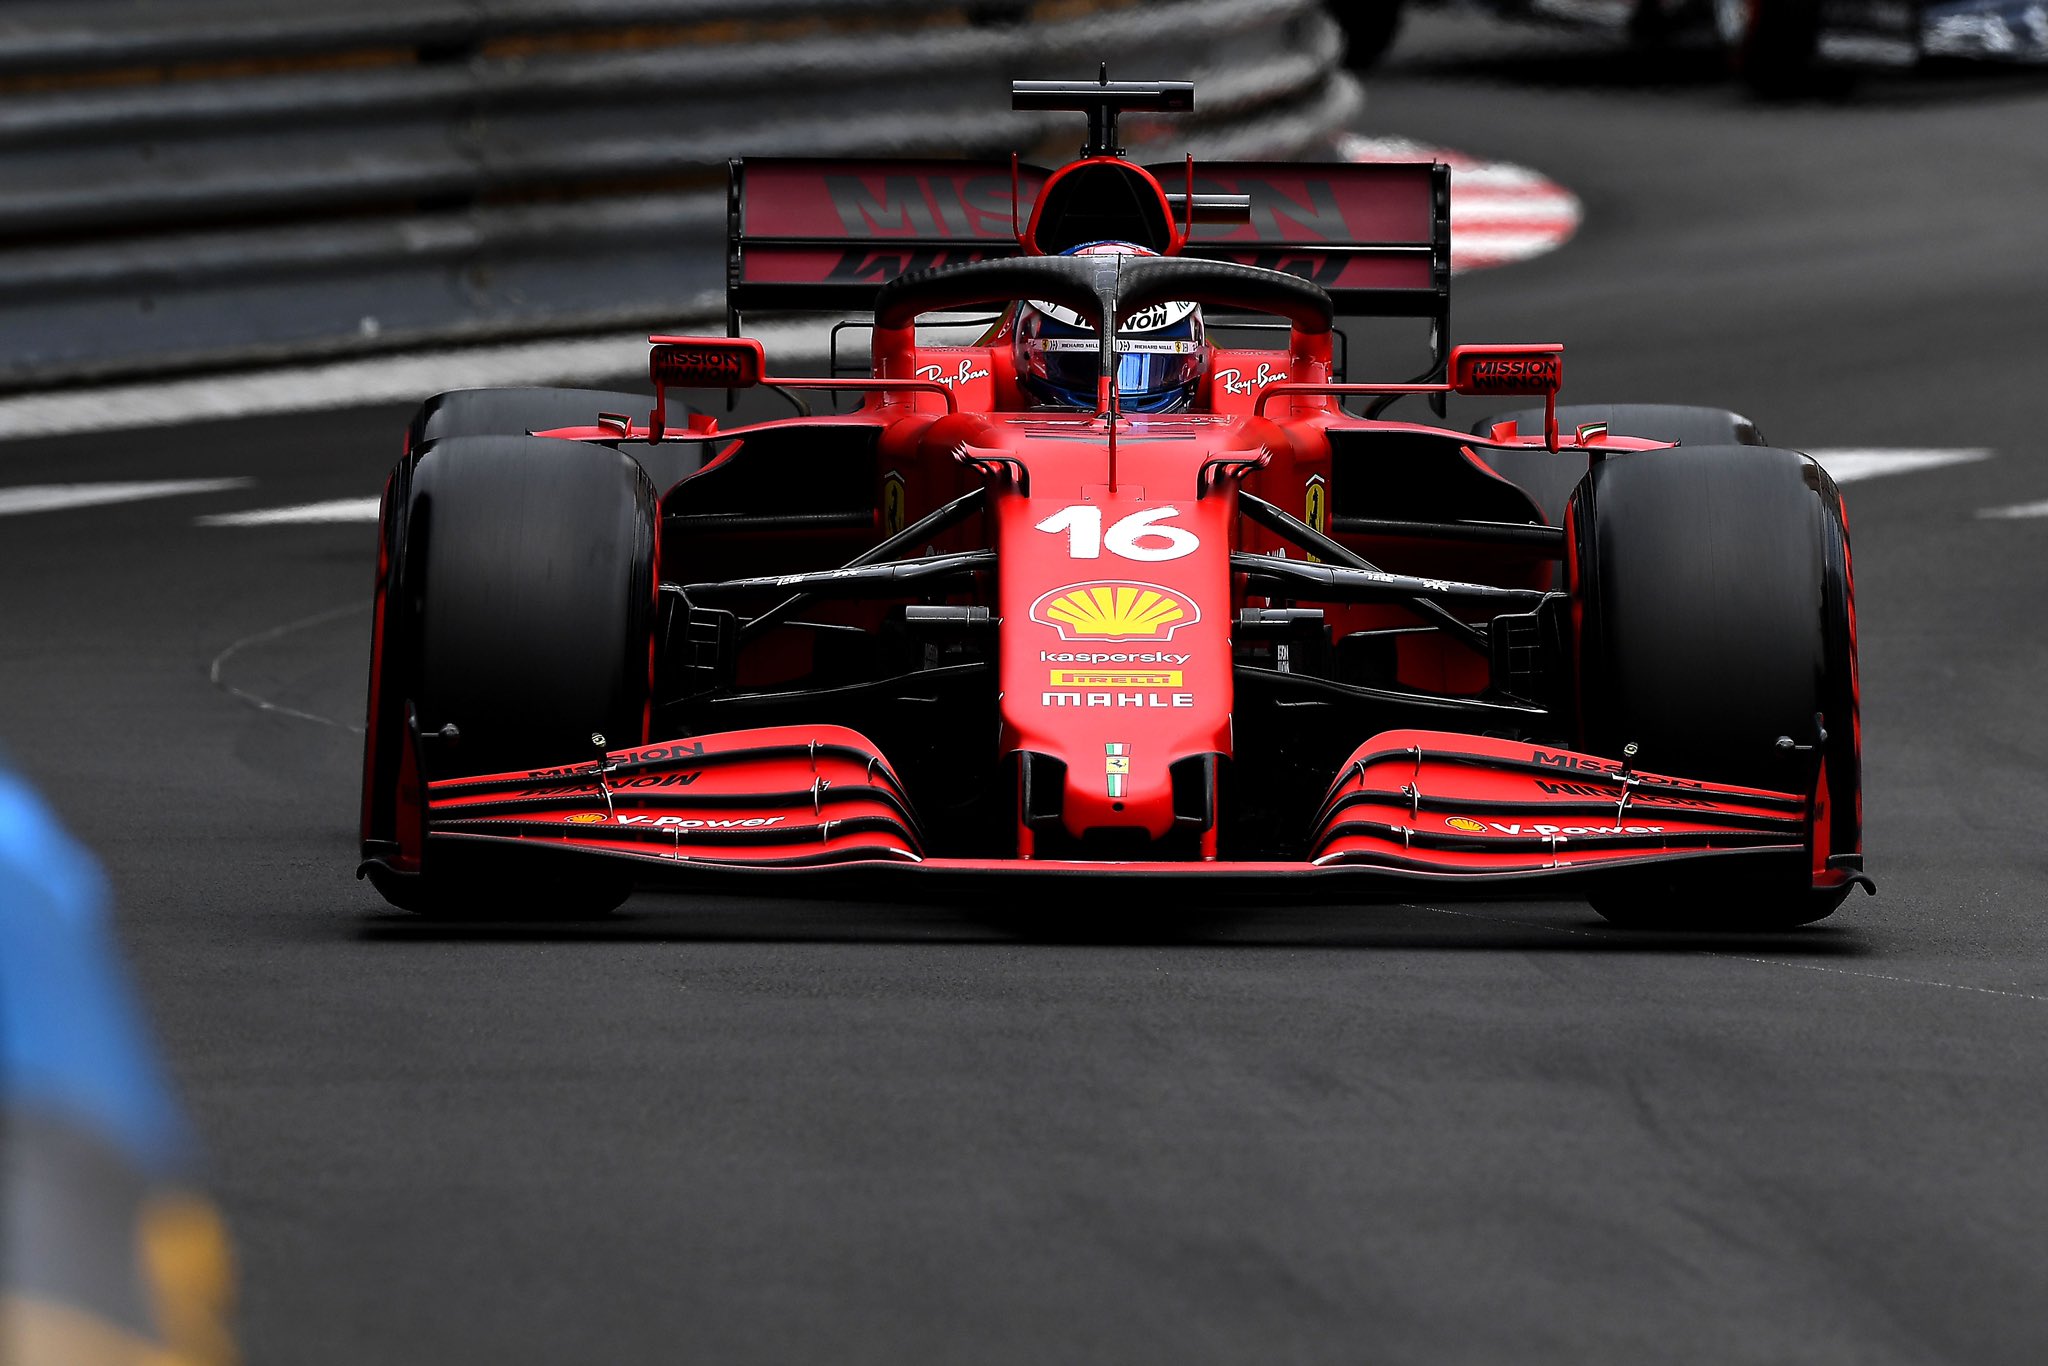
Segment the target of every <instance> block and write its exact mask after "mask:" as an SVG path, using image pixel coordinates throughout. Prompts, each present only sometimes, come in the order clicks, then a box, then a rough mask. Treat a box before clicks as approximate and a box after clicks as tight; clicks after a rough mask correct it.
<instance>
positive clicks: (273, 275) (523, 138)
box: [0, 0, 1360, 388]
mask: <svg viewBox="0 0 2048 1366" xmlns="http://www.w3.org/2000/svg"><path fill="white" fill-rule="evenodd" d="M1341 56H1342V40H1341V38H1340V37H1339V34H1338V31H1337V27H1336V25H1335V24H1334V23H1333V22H1332V21H1331V20H1330V19H1329V17H1328V16H1327V15H1326V14H1325V13H1324V12H1323V8H1322V5H1321V4H1320V3H1318V2H1317V0H1155V2H1154V3H1119V2H1118V0H1030V2H1028V3H1027V2H1024V0H981V3H962V2H961V0H953V3H937V0H886V3H884V2H883V0H803V2H802V3H799V2H798V0H748V2H747V3H744V4H741V3H735V2H734V0H346V3H343V4H337V5H331V6H317V5H312V4H298V3H290V2H289V0H26V2H24V0H13V2H12V3H10V4H9V5H8V6H7V7H6V8H5V9H4V10H0V309H4V316H5V317H6V318H7V320H8V326H7V327H6V328H5V330H4V332H0V385H5V386H7V387H12V388H23V387H38V386H44V385H49V384H53V383H62V382H65V381H70V380H77V379H85V378H93V377H101V376H111V375H133V374H139V373H148V372H165V371H171V370H182V369H195V368H205V367H209V366H217V365H225V364H239V363H245V362H251V361H261V360H265V359H273V358H283V357H299V356H309V355H330V354H339V353H346V352H351V351H361V350H367V349H381V348H389V347H394V346H407V345H416V344H421V343H427V342H447V341H459V340H464V339H481V338H487V337H488V338H497V337H508V336H519V335H532V334H538V333H544V332H560V331H567V330H578V329H587V328H602V327H615V326H621V327H622V326H638V325H641V324H648V325H653V324H659V323H674V322H677V321H679V320H683V319H687V318H692V317H707V316H711V315H713V314H715V313H716V312H717V310H718V299H719V293H720V291H721V289H722V282H723V278H724V277H723V270H724V262H723V255H722V249H723V240H724V230H725V189H724V163H725V160H726V158H728V157H730V156H733V155H738V154H828V155H829V154H832V153H837V152H844V153H866V154H897V153H919V152H937V153H942V154H962V155H970V156H971V155H987V154H990V153H997V154H1001V153H1006V152H1008V151H1009V150H1011V149H1013V148H1020V149H1023V150H1025V151H1026V152H1027V153H1029V152H1030V151H1031V150H1032V149H1033V148H1038V149H1041V151H1042V152H1044V153H1046V154H1050V155H1053V156H1058V155H1061V154H1069V153H1071V148H1069V147H1067V146H1066V145H1065V144H1066V143H1067V142H1069V141H1071V140H1073V139H1074V138H1077V137H1078V130H1077V128H1076V127H1075V126H1074V121H1073V120H1072V119H1071V118H1067V117H1060V116H1047V115H1034V114H1019V113H1013V112H1011V111H1010V110H1009V107H1008V85H1007V83H1008V81H1009V80H1011V79H1012V78H1014V77H1018V76H1055V77H1056V76H1084V75H1090V74H1093V72H1094V70H1095V64H1096V63H1097V62H1098V61H1104V60H1106V61H1108V62H1110V64H1111V69H1112V74H1115V75H1124V76H1130V77H1145V78H1154V77H1170V78H1186V79H1192V80H1194V81H1196V82H1197V84H1198V91H1199V95H1198V99H1199V103H1198V108H1197V113H1196V116H1195V117H1194V118H1192V119H1189V120H1186V121H1178V122H1175V123H1172V124H1153V125H1149V126H1148V125H1146V124H1143V123H1141V122H1139V121H1138V120H1137V119H1135V118H1134V119H1132V120H1129V121H1127V125H1126V134H1127V136H1128V137H1129V138H1131V139H1132V140H1133V141H1134V142H1139V143H1142V144H1143V145H1144V146H1145V147H1146V149H1147V150H1148V151H1158V152H1164V153H1168V154H1171V153H1174V152H1178V151H1179V150H1181V149H1182V148H1186V149H1187V150H1190V151H1193V152H1194V153H1195V154H1196V155H1197V156H1203V157H1240V156H1250V155H1262V154H1271V155H1294V154H1300V153H1304V152H1309V151H1312V150H1313V149H1314V148H1315V147H1316V146H1317V145H1318V144H1320V143H1322V142H1323V141H1324V139H1325V138H1326V137H1327V134H1328V133H1329V132H1330V131H1332V130H1333V129H1335V128H1337V127H1339V126H1341V125H1342V124H1344V123H1345V122H1346V121H1348V120H1349V119H1350V118H1352V117H1353V116H1354V115H1355V114H1356V113H1357V112H1358V108H1359V104H1360V94H1359V91H1358V88H1357V86H1356V85H1355V83H1354V82H1353V81H1352V80H1351V79H1350V78H1349V77H1348V76H1346V75H1345V74H1344V73H1343V71H1342V69H1341V65H1340V58H1341Z"/></svg>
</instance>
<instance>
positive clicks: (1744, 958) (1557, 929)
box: [1408, 901, 2048, 1005]
mask: <svg viewBox="0 0 2048 1366" xmlns="http://www.w3.org/2000/svg"><path fill="white" fill-rule="evenodd" d="M1408 904H1409V905H1410V906H1413V907H1414V908H1415V909H1416V910H1418V911H1434V912H1435V913H1436V914H1438V915H1454V916H1458V917H1459V918H1461V919H1465V920H1484V921H1486V922H1487V923H1488V924H1492V925H1508V926H1512V927H1513V928H1515V929H1518V930H1549V931H1550V932H1551V933H1552V934H1571V935H1577V936H1579V937H1580V938H1582V939H1604V940H1608V941H1609V942H1612V940H1613V939H1614V936H1615V935H1617V934H1625V933H1629V931H1626V930H1618V929H1617V930H1606V931H1601V930H1575V929H1573V928H1571V927H1570V926H1569V925H1546V924H1544V923H1543V922H1542V921H1540V920H1510V919H1507V918H1506V917H1504V916H1498V915H1480V914H1478V913H1477V912H1474V911H1454V910H1451V909H1450V908H1448V907H1445V906H1424V905H1422V904H1421V903H1420V902H1414V901H1411V902H1409V903H1408ZM1685 952H1687V953H1695V954H1698V955H1700V956H1701V957H1703V958H1726V959H1728V960H1729V961H1730V962H1735V963H1761V964H1763V965H1764V966H1765V967H1771V968H1798V969H1800V970H1802V971H1804V972H1830V973H1833V974H1835V975H1836V976H1837V977H1864V978H1868V979H1869V980H1871V981H1873V982H1897V983H1899V984H1900V985H1902V986H1909V987H1941V988H1943V989H1944V990H1947V991H1972V992H1976V993H1977V994H1978V995H1980V996H2005V997H2010V998H2011V999H2013V1000H2016V1001H2039V1002H2041V1003H2042V1004H2044V1005H2048V996H2035V995H2032V994H2030V993H2028V992H2024V991H2000V990H1999V989H1998V988H1997V987H1973V986H1970V985H1968V984H1967V983H1963V982H1937V981H1935V980H1934V979H1933V978H1931V977H1895V976H1893V975H1892V974H1890V973H1888V972H1855V971H1852V970H1850V969H1848V968H1831V967H1827V966H1825V965H1823V964H1820V963H1788V962H1786V961H1785V960H1784V959H1782V958H1755V957H1751V956H1750V955H1749V954H1746V953H1722V952H1720V951H1719V950H1717V949H1687V950H1685Z"/></svg>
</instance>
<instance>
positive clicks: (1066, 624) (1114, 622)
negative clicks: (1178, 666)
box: [1031, 581, 1202, 642]
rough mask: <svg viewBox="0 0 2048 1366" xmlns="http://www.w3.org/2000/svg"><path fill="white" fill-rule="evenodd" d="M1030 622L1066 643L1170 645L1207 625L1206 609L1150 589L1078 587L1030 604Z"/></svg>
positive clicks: (1103, 585) (1142, 586)
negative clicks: (1187, 629)
mask: <svg viewBox="0 0 2048 1366" xmlns="http://www.w3.org/2000/svg"><path fill="white" fill-rule="evenodd" d="M1031 619H1032V620H1033V621H1035V622H1037V623H1039V624H1040V625H1041V626H1050V627H1052V628H1053V629H1054V630H1056V631H1058V632H1059V633H1060V639H1061V640H1077V641H1079V640H1093V641H1105V642H1108V641H1120V640H1171V639H1173V633H1174V632H1175V631H1178V630H1179V629H1180V628H1181V627H1183V626H1191V625H1193V624H1194V623H1195V622H1198V621H1200V620H1201V619H1202V609H1201V608H1199V607H1197V606H1195V604H1193V603H1192V602H1189V601H1188V600H1187V599H1186V598H1183V597H1181V596H1179V595H1178V594H1175V593H1170V592H1168V591H1167V590H1166V589H1164V588H1161V587H1159V586H1157V585H1156V584H1149V583H1128V582H1122V581H1116V582H1109V583H1074V584H1068V585H1067V586H1066V587H1064V588H1055V589H1053V590H1052V591H1051V592H1050V593H1047V594H1046V595H1045V596H1043V597H1041V598H1040V599H1039V600H1038V601H1037V602H1034V603H1032V604H1031Z"/></svg>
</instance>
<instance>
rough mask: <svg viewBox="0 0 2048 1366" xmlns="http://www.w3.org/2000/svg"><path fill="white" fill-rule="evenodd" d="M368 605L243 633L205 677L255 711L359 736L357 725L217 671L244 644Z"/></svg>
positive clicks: (365, 608)
mask: <svg viewBox="0 0 2048 1366" xmlns="http://www.w3.org/2000/svg"><path fill="white" fill-rule="evenodd" d="M371 606H372V604H370V603H367V602H352V603H350V604H348V606H346V607H330V608H328V609H327V610H326V611H325V612H315V613H314V614H313V615H312V616H310V617H301V618H300V619H299V620H297V621H288V622H286V623H285V624H284V625H282V626H273V627H271V628H270V629H269V630H267V631H258V632H256V634H254V635H250V636H243V637H242V638H241V639H240V640H238V641H236V642H235V643H234V644H232V645H230V646H228V647H227V648H226V649H225V650H222V651H221V652H220V653H219V654H217V655H215V656H214V657H213V663H212V664H210V665H208V666H207V669H206V676H207V678H208V679H209V680H211V681H212V683H213V686H214V687H216V688H219V689H220V690H221V691H222V692H224V693H226V694H227V695H228V696H230V697H233V698H237V699H239V700H240V701H243V702H247V703H248V704H249V705H250V706H252V707H254V708H256V710H258V711H267V712H273V713H275V714H276V715H278V716H292V717H296V718H298V719H299V720H301V721H311V722H313V723H314V724H315V725H320V726H332V727H334V728H335V729H336V730H345V731H349V732H351V733H352V734H355V735H361V734H362V733H363V728H362V727H361V726H357V725H351V724H349V723H348V722H346V721H336V720H335V719H334V718H333V717H330V716H315V715H314V714H313V713H312V712H309V711H300V710H299V709H298V708H297V707H287V706H285V705H283V704H282V703H279V702H272V701H270V700H268V699H267V698H262V697H258V696H257V695H256V694H255V693H252V692H246V691H244V690H243V689H241V688H238V687H236V686H235V685H234V684H232V683H230V682H228V681H227V680H226V679H224V678H222V677H221V670H222V668H224V667H225V666H226V664H227V662H228V660H230V659H232V658H233V657H234V656H235V655H236V654H237V653H238V652H240V651H241V650H242V649H243V648H244V647H246V646H250V645H261V644H264V643H265V642H267V641H272V640H278V639H281V638H282V637H284V636H288V635H290V634H291V633H292V632H294V631H303V630H305V629H306V628H307V627H310V626H320V625H323V624H325V623H327V622H330V621H339V620H340V619H341V618H343V617H345V616H349V615H351V614H353V613H356V612H367V611H369V610H370V607H371Z"/></svg>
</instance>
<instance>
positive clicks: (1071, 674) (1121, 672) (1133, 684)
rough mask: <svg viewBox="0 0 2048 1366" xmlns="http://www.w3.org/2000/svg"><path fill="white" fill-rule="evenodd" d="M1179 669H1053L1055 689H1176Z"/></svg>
mask: <svg viewBox="0 0 2048 1366" xmlns="http://www.w3.org/2000/svg"><path fill="white" fill-rule="evenodd" d="M1180 679H1181V671H1180V670H1179V669H1054V670H1053V671H1052V686H1054V687H1055V688H1178V687H1179V686H1181V682H1180Z"/></svg>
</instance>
